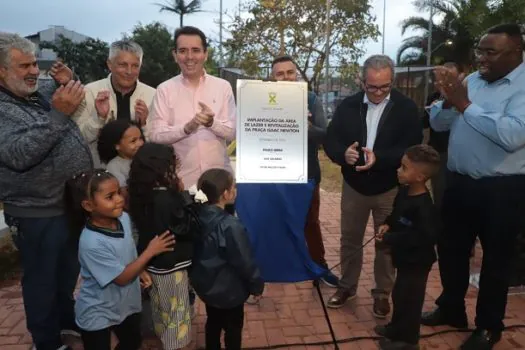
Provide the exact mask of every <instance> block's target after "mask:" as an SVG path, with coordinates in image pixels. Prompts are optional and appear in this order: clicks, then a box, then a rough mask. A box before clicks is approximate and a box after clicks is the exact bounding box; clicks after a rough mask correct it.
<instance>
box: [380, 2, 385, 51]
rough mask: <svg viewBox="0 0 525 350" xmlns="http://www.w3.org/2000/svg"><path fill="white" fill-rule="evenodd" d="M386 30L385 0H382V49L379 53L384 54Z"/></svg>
mask: <svg viewBox="0 0 525 350" xmlns="http://www.w3.org/2000/svg"><path fill="white" fill-rule="evenodd" d="M385 28H386V0H383V49H382V51H381V53H382V54H383V55H384V54H385V30H386V29H385Z"/></svg>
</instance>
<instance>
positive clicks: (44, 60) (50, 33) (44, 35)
mask: <svg viewBox="0 0 525 350" xmlns="http://www.w3.org/2000/svg"><path fill="white" fill-rule="evenodd" d="M61 36H63V37H64V38H67V39H69V40H71V41H73V42H74V43H80V42H83V41H85V40H87V39H89V37H88V36H86V35H83V34H80V33H77V32H75V31H73V30H69V29H66V27H64V26H49V28H48V29H44V30H41V31H39V32H38V33H36V34H32V35H28V36H26V38H27V39H29V40H31V41H32V42H33V43H34V44H35V45H36V46H37V51H36V55H37V60H38V66H39V67H40V71H41V73H40V75H41V76H42V77H45V76H47V72H48V70H49V69H50V68H51V65H52V64H53V63H54V62H55V61H56V59H57V54H56V53H55V52H54V51H53V50H51V49H43V48H40V43H43V42H51V43H56V42H58V41H59V39H60V37H61Z"/></svg>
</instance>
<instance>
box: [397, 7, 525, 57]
mask: <svg viewBox="0 0 525 350" xmlns="http://www.w3.org/2000/svg"><path fill="white" fill-rule="evenodd" d="M414 5H415V6H416V8H417V9H418V10H419V11H420V12H426V13H428V12H429V10H430V6H433V7H434V14H435V18H441V20H439V21H438V22H437V23H433V30H432V48H433V50H435V51H433V52H432V64H440V63H443V61H445V60H452V61H455V62H457V63H459V64H461V65H463V66H465V67H468V66H471V65H472V63H473V49H474V47H475V45H476V43H477V42H478V40H479V39H480V38H481V36H482V35H483V33H484V32H485V31H486V30H487V28H489V27H491V26H493V25H497V24H501V23H509V22H510V23H519V21H520V19H521V21H523V18H525V7H524V6H523V2H522V0H416V1H414ZM428 27H429V20H428V19H427V18H424V17H410V18H407V19H405V20H403V21H402V22H401V30H402V34H405V33H406V31H407V30H409V29H411V30H414V31H416V32H418V33H420V34H418V35H415V36H412V37H409V38H406V39H404V41H403V43H402V44H401V46H400V48H399V50H398V54H397V60H398V63H399V64H401V65H425V64H426V55H427V40H428V36H429V31H428ZM447 40H451V41H452V43H453V44H452V45H450V46H448V45H443V44H444V43H445V42H446V41H447Z"/></svg>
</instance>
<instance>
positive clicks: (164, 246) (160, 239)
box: [146, 231, 175, 256]
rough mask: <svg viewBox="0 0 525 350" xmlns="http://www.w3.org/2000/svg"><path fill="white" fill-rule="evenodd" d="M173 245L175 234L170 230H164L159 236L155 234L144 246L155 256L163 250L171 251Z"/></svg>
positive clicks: (163, 251)
mask: <svg viewBox="0 0 525 350" xmlns="http://www.w3.org/2000/svg"><path fill="white" fill-rule="evenodd" d="M174 245H175V236H174V235H173V234H172V233H171V232H170V231H166V232H164V233H163V234H161V235H160V236H155V238H153V239H152V240H151V241H150V242H149V244H148V247H147V248H146V251H148V252H149V253H150V254H151V255H153V256H157V255H159V254H162V253H165V252H171V251H173V246H174Z"/></svg>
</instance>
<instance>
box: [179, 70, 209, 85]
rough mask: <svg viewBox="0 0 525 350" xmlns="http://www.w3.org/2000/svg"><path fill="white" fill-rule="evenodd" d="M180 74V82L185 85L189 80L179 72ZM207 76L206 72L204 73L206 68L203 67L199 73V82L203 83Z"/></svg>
mask: <svg viewBox="0 0 525 350" xmlns="http://www.w3.org/2000/svg"><path fill="white" fill-rule="evenodd" d="M180 76H181V78H182V79H181V80H182V83H183V84H185V85H187V84H189V83H190V81H189V80H188V79H186V77H185V76H184V74H182V73H181V75H180ZM207 77H208V73H206V69H203V70H202V75H201V77H200V79H199V84H202V83H204V82H205V81H206V78H207Z"/></svg>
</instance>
